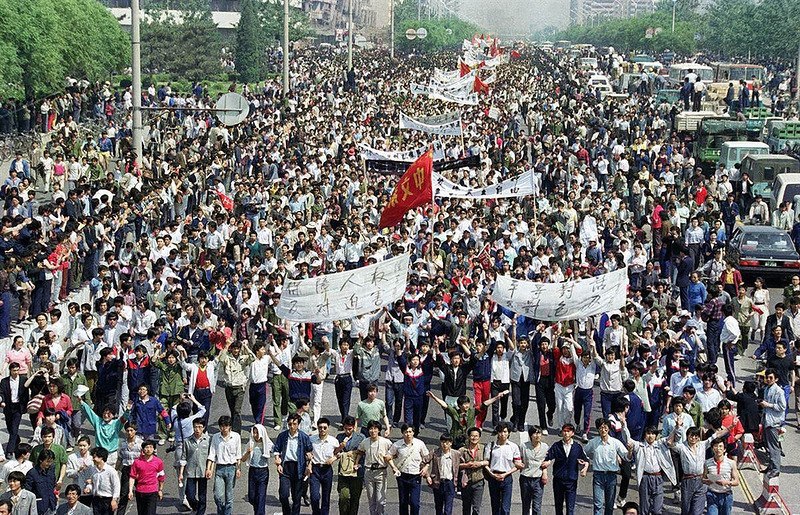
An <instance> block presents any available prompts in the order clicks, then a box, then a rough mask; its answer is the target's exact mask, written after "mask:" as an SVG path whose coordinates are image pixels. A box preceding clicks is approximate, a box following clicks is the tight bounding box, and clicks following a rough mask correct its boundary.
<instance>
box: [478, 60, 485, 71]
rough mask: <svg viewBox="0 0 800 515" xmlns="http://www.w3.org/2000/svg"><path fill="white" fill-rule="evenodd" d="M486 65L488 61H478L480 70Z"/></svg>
mask: <svg viewBox="0 0 800 515" xmlns="http://www.w3.org/2000/svg"><path fill="white" fill-rule="evenodd" d="M484 66H486V61H481V62H479V63H478V69H479V70H480V69H481V68H483V67H484Z"/></svg>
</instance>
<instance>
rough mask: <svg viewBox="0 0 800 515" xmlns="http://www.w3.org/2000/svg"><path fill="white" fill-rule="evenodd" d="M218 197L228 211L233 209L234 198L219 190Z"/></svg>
mask: <svg viewBox="0 0 800 515" xmlns="http://www.w3.org/2000/svg"><path fill="white" fill-rule="evenodd" d="M216 193H217V197H218V198H219V201H220V202H221V203H222V207H224V208H225V209H226V210H227V211H233V199H232V198H231V197H229V196H227V195H226V194H224V193H222V192H221V191H217V192H216Z"/></svg>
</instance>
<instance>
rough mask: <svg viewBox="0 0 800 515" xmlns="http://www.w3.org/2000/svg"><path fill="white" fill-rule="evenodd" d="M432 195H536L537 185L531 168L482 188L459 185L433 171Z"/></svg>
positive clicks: (442, 196) (498, 196) (484, 196)
mask: <svg viewBox="0 0 800 515" xmlns="http://www.w3.org/2000/svg"><path fill="white" fill-rule="evenodd" d="M431 178H432V181H433V196H434V197H439V198H474V199H494V198H509V197H524V196H526V195H536V194H537V192H538V191H539V187H538V184H537V181H536V177H535V176H534V174H533V170H530V171H527V172H523V173H522V174H520V175H518V176H517V177H516V178H514V179H508V180H505V181H503V182H498V183H497V184H492V185H490V186H486V187H483V188H472V187H467V186H461V185H460V184H457V183H455V182H453V181H451V180H449V179H445V178H444V177H443V176H442V175H440V174H438V173H436V172H433V175H432V177H431Z"/></svg>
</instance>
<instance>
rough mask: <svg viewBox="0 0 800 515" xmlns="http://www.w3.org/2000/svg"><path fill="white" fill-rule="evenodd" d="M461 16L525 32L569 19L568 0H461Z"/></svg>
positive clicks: (501, 29) (495, 28)
mask: <svg viewBox="0 0 800 515" xmlns="http://www.w3.org/2000/svg"><path fill="white" fill-rule="evenodd" d="M461 12H462V13H463V16H464V18H467V19H469V20H470V21H472V22H474V23H478V24H479V25H481V26H482V27H486V28H487V30H493V31H498V32H501V33H513V34H520V35H521V34H528V33H530V32H531V31H536V30H538V29H541V28H543V27H545V26H547V25H556V26H559V27H561V26H565V25H566V24H567V23H568V22H569V0H489V1H486V0H461Z"/></svg>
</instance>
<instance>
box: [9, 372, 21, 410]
mask: <svg viewBox="0 0 800 515" xmlns="http://www.w3.org/2000/svg"><path fill="white" fill-rule="evenodd" d="M8 385H9V386H10V387H11V404H16V403H18V402H19V376H17V377H16V379H15V378H13V377H11V376H9V377H8Z"/></svg>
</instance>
